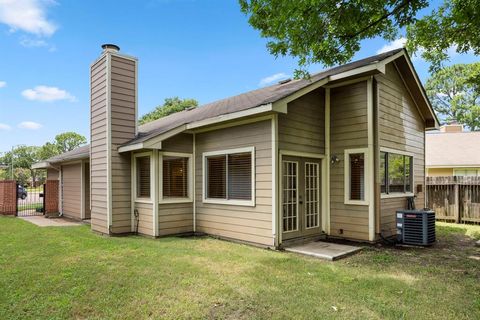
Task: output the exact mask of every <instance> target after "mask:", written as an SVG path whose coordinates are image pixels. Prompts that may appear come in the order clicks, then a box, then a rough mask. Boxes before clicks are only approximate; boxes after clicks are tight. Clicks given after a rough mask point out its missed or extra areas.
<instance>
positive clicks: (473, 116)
mask: <svg viewBox="0 0 480 320" xmlns="http://www.w3.org/2000/svg"><path fill="white" fill-rule="evenodd" d="M479 74H480V62H477V63H472V64H455V65H452V66H449V67H445V68H443V69H440V70H439V71H437V72H436V73H435V74H434V75H433V76H432V77H431V78H430V79H428V80H427V83H426V84H425V89H426V91H427V95H428V97H429V99H430V101H431V103H432V106H433V108H434V109H435V111H436V112H437V113H438V114H439V115H440V116H441V117H442V119H444V120H445V121H447V122H450V121H456V122H458V123H462V124H464V125H466V126H467V127H468V128H469V129H470V130H472V131H475V130H479V129H480V85H478V84H477V83H476V82H475V81H472V78H476V77H477V76H478V75H479Z"/></svg>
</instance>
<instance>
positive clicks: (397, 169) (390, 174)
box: [380, 152, 413, 194]
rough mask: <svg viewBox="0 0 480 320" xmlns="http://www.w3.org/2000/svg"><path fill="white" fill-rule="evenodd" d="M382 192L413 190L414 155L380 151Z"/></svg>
mask: <svg viewBox="0 0 480 320" xmlns="http://www.w3.org/2000/svg"><path fill="white" fill-rule="evenodd" d="M380 166H381V167H380V179H382V185H381V192H382V193H383V194H391V193H411V192H413V157H412V156H407V155H402V154H396V153H391V152H380Z"/></svg>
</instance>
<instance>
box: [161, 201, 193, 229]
mask: <svg viewBox="0 0 480 320" xmlns="http://www.w3.org/2000/svg"><path fill="white" fill-rule="evenodd" d="M191 232H193V203H192V202H188V203H165V204H159V206H158V233H159V236H166V235H173V234H182V233H191Z"/></svg>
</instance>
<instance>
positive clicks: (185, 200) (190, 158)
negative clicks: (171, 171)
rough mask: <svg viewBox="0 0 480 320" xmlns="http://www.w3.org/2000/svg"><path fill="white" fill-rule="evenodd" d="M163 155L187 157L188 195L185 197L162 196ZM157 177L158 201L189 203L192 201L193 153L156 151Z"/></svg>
mask: <svg viewBox="0 0 480 320" xmlns="http://www.w3.org/2000/svg"><path fill="white" fill-rule="evenodd" d="M163 157H182V158H188V177H187V183H188V190H187V192H188V196H187V197H186V198H164V197H163ZM158 163H159V165H158V168H159V169H158V177H159V188H158V203H159V204H166V203H189V202H193V155H192V154H191V153H180V152H162V151H160V152H159V153H158Z"/></svg>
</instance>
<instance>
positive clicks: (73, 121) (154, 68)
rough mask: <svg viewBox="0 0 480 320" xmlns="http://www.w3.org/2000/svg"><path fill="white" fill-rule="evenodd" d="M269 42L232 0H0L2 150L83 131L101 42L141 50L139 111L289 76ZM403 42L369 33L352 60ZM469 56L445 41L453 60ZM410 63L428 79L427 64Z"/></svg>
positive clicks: (288, 65)
mask: <svg viewBox="0 0 480 320" xmlns="http://www.w3.org/2000/svg"><path fill="white" fill-rule="evenodd" d="M435 5H436V3H433V4H432V6H435ZM266 42H267V40H266V39H263V38H261V37H260V34H259V32H258V31H257V30H254V29H253V28H252V27H251V26H250V25H249V24H248V22H247V17H246V16H245V15H244V14H243V13H241V12H240V8H239V5H238V2H237V1H236V0H229V1H227V0H197V1H195V0H145V1H140V0H137V1H134V0H121V1H120V0H116V1H110V0H102V1H92V0H83V1H74V0H68V1H67V0H0V152H5V151H8V150H11V148H12V147H13V146H17V145H22V144H23V145H42V144H44V143H45V142H47V141H52V140H53V139H54V137H55V135H57V134H58V133H61V132H66V131H75V132H78V133H80V134H82V135H84V136H86V137H87V139H88V136H89V134H88V132H89V118H88V117H89V69H90V65H91V63H92V62H93V61H94V60H95V59H96V58H97V57H98V56H99V55H100V53H101V48H100V46H101V44H103V43H114V44H117V45H119V46H120V48H121V52H122V53H125V54H128V55H132V56H136V57H137V58H138V59H139V70H138V81H139V83H138V89H139V97H138V102H139V114H140V115H142V114H144V113H146V112H148V111H150V110H152V109H154V108H155V107H156V106H157V105H160V104H162V102H163V101H164V99H165V98H167V97H173V96H179V97H181V98H195V99H197V100H198V101H199V102H200V104H204V103H208V102H211V101H215V100H218V99H222V98H225V97H228V96H232V95H235V94H239V93H242V92H245V91H249V90H254V89H257V88H259V87H261V86H265V85H269V84H274V83H276V82H278V81H279V80H281V79H284V78H288V77H290V76H291V75H292V74H293V71H294V70H295V68H296V67H297V64H296V61H295V59H293V58H290V57H280V58H275V57H274V56H272V55H270V54H269V53H268V51H267V49H266V46H265V44H266ZM403 43H404V39H402V38H401V37H399V39H397V40H396V41H393V42H391V43H389V42H386V41H384V40H383V39H371V40H367V41H364V42H362V48H361V50H360V51H359V52H358V53H357V54H356V55H355V58H354V59H360V58H364V57H367V56H370V55H374V54H377V53H379V52H382V51H387V50H389V49H395V48H398V47H401V46H402V44H403ZM476 60H478V57H474V56H473V55H457V54H455V53H454V50H452V55H451V61H450V63H460V62H461V63H467V62H473V61H476ZM413 63H414V65H415V68H416V70H417V72H418V74H419V76H420V78H421V80H422V81H425V80H426V79H427V78H428V64H427V63H426V62H425V61H423V60H421V59H420V58H414V59H413ZM322 68H323V67H322V66H321V65H312V66H311V67H310V70H309V71H310V72H316V71H319V70H321V69H322Z"/></svg>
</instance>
